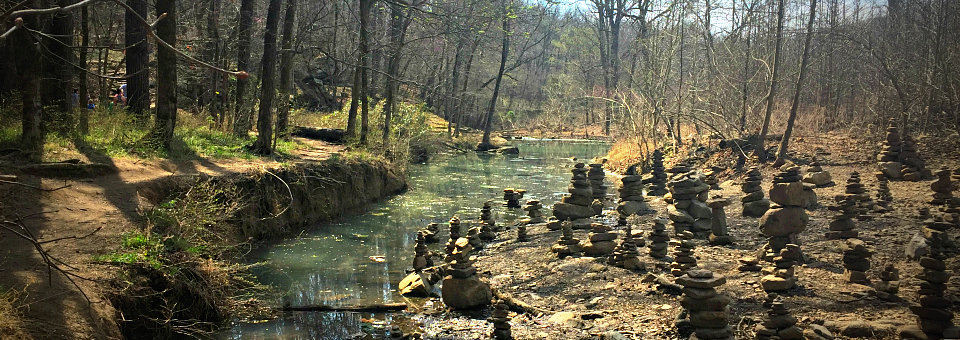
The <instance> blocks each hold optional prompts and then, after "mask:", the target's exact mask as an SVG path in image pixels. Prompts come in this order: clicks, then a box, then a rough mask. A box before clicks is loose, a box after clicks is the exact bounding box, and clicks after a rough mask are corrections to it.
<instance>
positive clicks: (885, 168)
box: [877, 118, 903, 179]
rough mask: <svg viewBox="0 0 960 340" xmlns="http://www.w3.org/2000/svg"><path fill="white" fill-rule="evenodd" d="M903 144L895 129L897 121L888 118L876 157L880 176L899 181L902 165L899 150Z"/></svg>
mask: <svg viewBox="0 0 960 340" xmlns="http://www.w3.org/2000/svg"><path fill="white" fill-rule="evenodd" d="M902 147H903V142H901V141H900V131H899V130H898V129H897V121H896V120H895V119H893V118H890V120H889V121H888V124H887V136H886V140H884V143H883V147H882V148H881V150H880V154H878V155H877V167H878V168H879V171H880V173H881V174H883V175H884V176H886V177H887V178H891V179H899V178H900V177H902V176H903V175H902V174H901V170H902V168H903V163H901V162H900V149H901V148H902Z"/></svg>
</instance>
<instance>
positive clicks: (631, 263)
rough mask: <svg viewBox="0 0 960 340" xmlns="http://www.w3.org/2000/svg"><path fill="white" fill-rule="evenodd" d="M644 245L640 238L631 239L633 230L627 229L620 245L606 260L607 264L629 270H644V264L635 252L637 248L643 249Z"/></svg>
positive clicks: (638, 252) (637, 252)
mask: <svg viewBox="0 0 960 340" xmlns="http://www.w3.org/2000/svg"><path fill="white" fill-rule="evenodd" d="M644 245H645V243H644V241H643V239H642V238H639V239H634V238H633V228H631V227H627V234H626V235H624V237H623V241H621V242H620V245H618V246H617V248H616V249H614V250H613V255H610V257H609V258H607V264H611V265H614V266H617V267H620V268H625V269H629V270H641V269H646V268H647V266H646V264H645V263H643V261H640V257H639V256H640V251H638V250H637V246H640V247H643V246H644Z"/></svg>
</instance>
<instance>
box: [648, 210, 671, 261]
mask: <svg viewBox="0 0 960 340" xmlns="http://www.w3.org/2000/svg"><path fill="white" fill-rule="evenodd" d="M647 240H648V241H650V244H649V245H647V248H649V249H650V251H649V254H650V257H652V258H655V259H662V258H664V257H667V247H669V244H670V243H669V242H670V234H669V233H667V220H666V219H663V218H658V219H655V220H653V231H651V232H650V234H649V235H647Z"/></svg>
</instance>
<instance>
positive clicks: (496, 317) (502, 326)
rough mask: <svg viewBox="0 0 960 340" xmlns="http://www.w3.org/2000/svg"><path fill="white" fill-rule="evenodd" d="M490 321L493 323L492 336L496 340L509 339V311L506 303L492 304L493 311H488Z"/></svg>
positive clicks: (510, 335) (510, 337)
mask: <svg viewBox="0 0 960 340" xmlns="http://www.w3.org/2000/svg"><path fill="white" fill-rule="evenodd" d="M490 314H491V315H490V322H491V323H493V338H494V339H496V340H511V339H513V335H512V334H510V312H509V311H508V310H507V305H506V304H504V303H503V302H497V303H496V304H495V305H493V312H492V313H490Z"/></svg>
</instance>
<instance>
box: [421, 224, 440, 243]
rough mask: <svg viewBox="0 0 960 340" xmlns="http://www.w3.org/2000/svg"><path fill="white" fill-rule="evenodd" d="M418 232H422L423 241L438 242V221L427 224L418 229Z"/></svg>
mask: <svg viewBox="0 0 960 340" xmlns="http://www.w3.org/2000/svg"><path fill="white" fill-rule="evenodd" d="M420 232H422V233H423V238H424V241H426V242H427V243H437V242H440V237H439V235H437V233H439V232H440V223H430V224H427V228H426V229H423V230H420Z"/></svg>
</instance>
